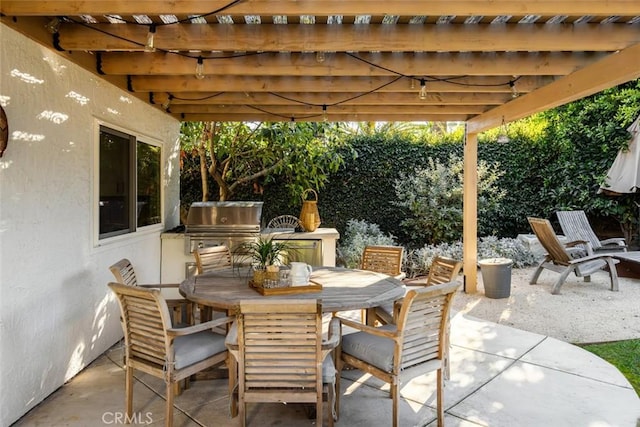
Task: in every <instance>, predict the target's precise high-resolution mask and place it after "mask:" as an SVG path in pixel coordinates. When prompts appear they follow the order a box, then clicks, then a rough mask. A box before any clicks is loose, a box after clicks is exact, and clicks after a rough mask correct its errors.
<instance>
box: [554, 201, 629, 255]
mask: <svg viewBox="0 0 640 427" xmlns="http://www.w3.org/2000/svg"><path fill="white" fill-rule="evenodd" d="M556 215H557V216H558V222H560V227H561V228H562V232H563V233H564V235H565V236H566V237H567V239H568V240H569V241H570V242H571V241H576V240H584V241H586V242H587V243H586V244H585V245H584V246H586V250H587V254H588V255H592V254H594V253H599V252H625V251H626V250H627V245H626V244H625V242H624V238H623V237H614V238H611V239H605V240H600V239H599V238H598V236H596V233H595V232H594V231H593V229H592V228H591V225H590V224H589V220H588V219H587V215H586V214H585V213H584V211H558V212H556Z"/></svg>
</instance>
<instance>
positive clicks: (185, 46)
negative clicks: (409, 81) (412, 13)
mask: <svg viewBox="0 0 640 427" xmlns="http://www.w3.org/2000/svg"><path fill="white" fill-rule="evenodd" d="M59 31H60V37H59V46H60V47H61V48H62V49H64V50H71V51H75V50H82V51H85V50H101V51H104V50H106V51H109V50H111V51H130V50H140V51H142V50H144V46H145V43H146V38H147V33H148V32H149V28H148V26H146V25H112V24H82V25H80V24H63V25H61V27H60V30H59ZM638 42H640V32H638V30H637V28H636V27H635V26H634V25H601V24H581V25H544V24H528V25H520V24H503V25H494V24H477V25H411V24H407V25H384V24H383V25H304V24H288V25H228V24H200V25H193V24H176V25H165V26H160V27H158V28H157V29H156V34H155V45H156V47H157V48H159V49H162V50H181V51H189V50H191V51H205V52H206V51H243V52H244V51H247V52H256V51H258V52H261V51H270V52H282V51H297V52H311V51H313V52H315V51H327V52H331V51H345V50H346V51H366V52H369V51H392V52H413V51H428V52H438V51H454V52H457V51H468V52H494V51H495V52H506V51H511V52H521V51H524V52H529V51H549V52H558V51H605V52H606V51H615V50H618V49H624V48H625V47H627V46H629V45H631V44H634V43H638Z"/></svg>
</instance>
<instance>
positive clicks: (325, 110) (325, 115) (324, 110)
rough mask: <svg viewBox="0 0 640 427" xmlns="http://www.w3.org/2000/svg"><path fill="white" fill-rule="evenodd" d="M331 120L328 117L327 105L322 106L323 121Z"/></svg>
mask: <svg viewBox="0 0 640 427" xmlns="http://www.w3.org/2000/svg"><path fill="white" fill-rule="evenodd" d="M328 120H329V116H328V115H327V105H326V104H325V105H323V106H322V121H323V122H326V121H328Z"/></svg>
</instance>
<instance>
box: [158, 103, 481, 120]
mask: <svg viewBox="0 0 640 427" xmlns="http://www.w3.org/2000/svg"><path fill="white" fill-rule="evenodd" d="M256 108H260V109H261V110H264V112H268V113H271V114H280V115H285V116H288V117H291V116H296V115H305V114H318V113H322V105H288V106H283V105H260V106H259V107H254V106H253V105H237V104H236V105H190V104H181V105H172V106H171V112H172V113H177V114H179V113H190V114H224V113H230V114H241V113H248V114H254V113H255V112H256ZM486 110H487V108H485V107H484V106H481V105H455V106H449V105H425V106H411V105H364V106H363V105H359V106H353V105H346V106H345V105H330V106H327V113H329V112H331V114H372V115H373V114H377V115H379V116H380V117H384V115H385V114H389V113H392V114H413V115H424V114H430V115H436V114H445V115H446V114H469V115H471V114H472V115H477V114H481V113H482V112H484V111H486Z"/></svg>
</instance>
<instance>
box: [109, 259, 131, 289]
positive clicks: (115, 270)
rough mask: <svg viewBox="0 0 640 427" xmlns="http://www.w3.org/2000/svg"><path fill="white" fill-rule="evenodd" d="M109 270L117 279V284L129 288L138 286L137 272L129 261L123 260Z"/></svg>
mask: <svg viewBox="0 0 640 427" xmlns="http://www.w3.org/2000/svg"><path fill="white" fill-rule="evenodd" d="M109 270H111V273H112V274H113V275H114V277H115V278H116V282H118V283H122V284H123V285H127V286H138V280H137V279H136V272H135V270H134V269H133V265H131V262H130V261H129V260H128V259H126V258H122V259H121V260H120V261H118V262H116V263H115V264H113V265H112V266H111V267H109Z"/></svg>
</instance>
